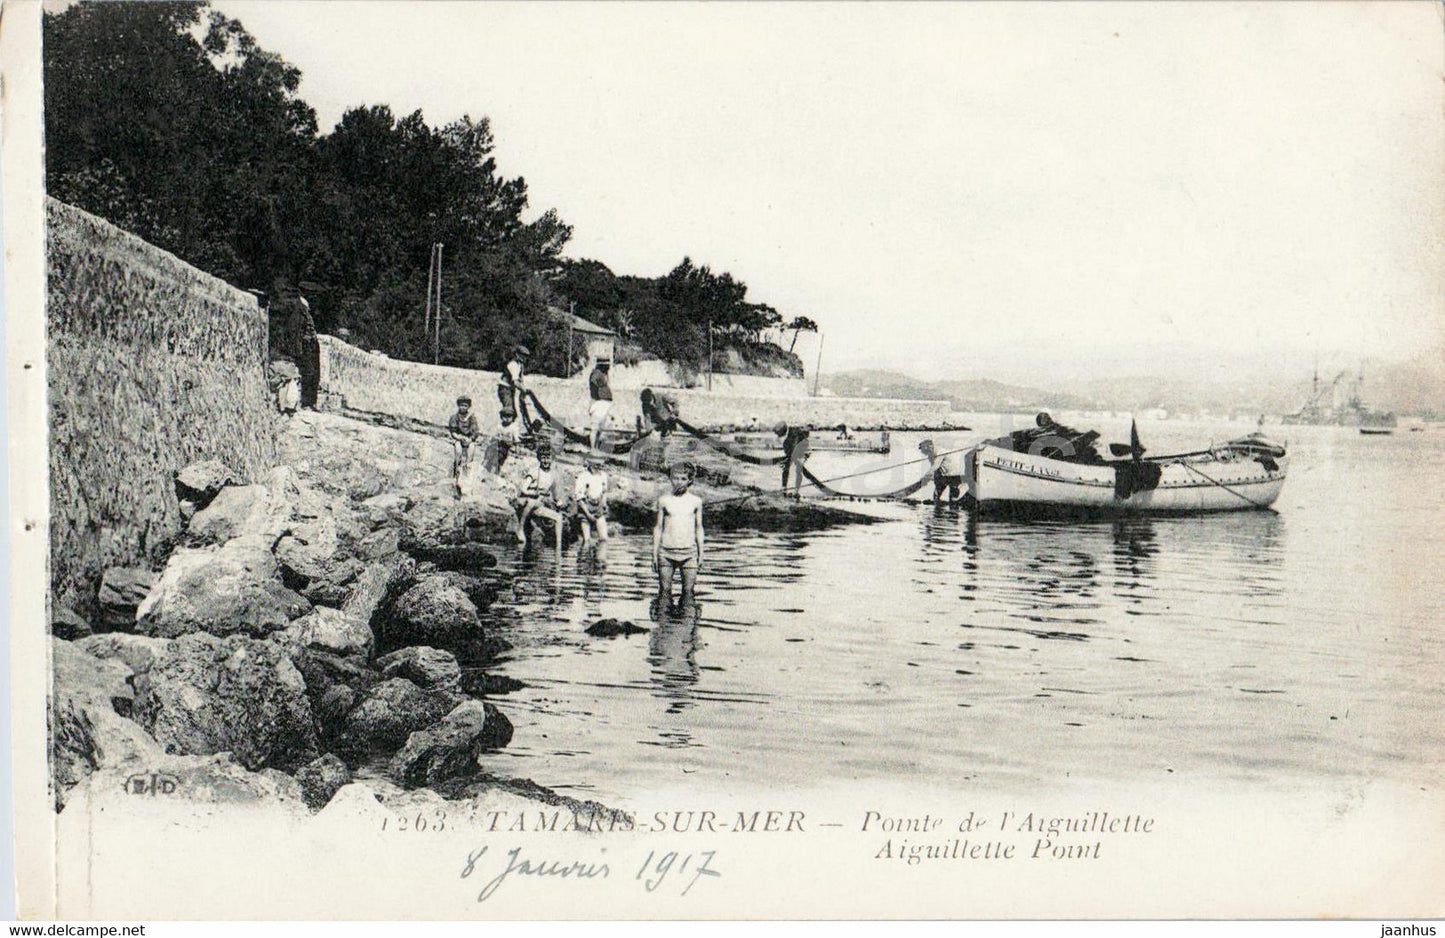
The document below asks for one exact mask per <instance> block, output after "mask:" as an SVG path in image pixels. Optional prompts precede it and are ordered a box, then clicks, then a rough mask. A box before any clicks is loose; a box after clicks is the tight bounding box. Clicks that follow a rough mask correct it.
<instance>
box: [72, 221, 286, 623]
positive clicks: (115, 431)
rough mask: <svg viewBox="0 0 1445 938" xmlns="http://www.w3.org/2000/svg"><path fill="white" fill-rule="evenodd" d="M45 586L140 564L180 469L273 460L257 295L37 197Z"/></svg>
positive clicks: (166, 534) (152, 553)
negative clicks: (43, 225) (44, 407)
mask: <svg viewBox="0 0 1445 938" xmlns="http://www.w3.org/2000/svg"><path fill="white" fill-rule="evenodd" d="M46 210H47V237H46V249H47V251H46V253H47V291H48V293H47V302H46V326H47V333H46V343H47V349H46V362H47V368H48V389H49V398H50V400H49V405H50V503H51V505H50V571H51V589H52V595H53V596H54V597H56V598H58V599H63V600H65V601H66V602H68V603H70V604H72V605H74V606H76V607H78V608H79V607H85V606H87V605H88V603H89V602H90V601H91V600H93V598H94V595H95V588H96V585H97V583H98V581H99V578H100V574H101V572H102V571H103V570H104V569H105V567H107V566H112V565H147V564H150V563H152V562H154V561H156V560H158V559H160V558H161V557H163V556H164V555H165V554H166V553H167V552H168V550H169V547H170V544H171V542H172V540H173V538H174V537H175V536H176V535H177V534H178V533H179V532H180V530H181V516H180V509H179V505H178V502H177V500H176V495H175V489H174V484H173V480H174V477H175V473H176V471H177V470H179V469H181V468H182V467H184V466H185V465H186V464H187V463H190V462H193V461H196V460H202V459H212V458H214V459H220V460H222V461H223V462H225V463H226V464H227V465H228V466H230V467H231V469H232V470H234V471H237V472H239V473H241V474H243V475H244V476H246V477H247V478H256V477H258V476H259V475H260V474H261V473H262V472H263V471H264V470H265V469H267V468H268V467H270V466H271V464H272V463H273V462H274V459H275V452H276V439H275V420H276V414H275V408H274V407H273V406H272V403H271V397H270V394H269V392H268V388H267V383H266V372H265V355H266V328H267V327H266V319H265V316H264V315H263V314H262V312H261V310H260V309H259V307H258V306H257V303H256V299H255V297H253V296H251V295H250V294H248V293H245V292H243V291H241V290H238V289H236V288H235V287H232V286H231V285H230V284H227V283H225V282H224V281H221V280H218V279H216V278H215V277H212V276H210V275H209V274H206V273H203V272H201V271H199V270H197V269H195V268H194V267H191V266H189V265H188V264H185V263H184V262H182V261H181V260H180V259H178V258H176V257H175V256H174V255H171V254H168V253H166V252H165V251H162V250H160V249H159V248H157V247H154V246H153V245H150V244H148V243H146V242H145V241H142V240H141V239H140V238H137V237H136V236H134V235H132V234H129V233H127V232H125V231H122V230H121V229H119V228H117V227H115V226H114V225H111V224H109V223H107V222H105V221H102V220H101V219H99V218H96V217H95V216H93V215H90V214H88V213H86V212H83V211H81V210H79V209H77V208H73V207H71V206H69V205H65V204H64V203H61V202H57V201H55V200H53V199H49V200H47V203H46Z"/></svg>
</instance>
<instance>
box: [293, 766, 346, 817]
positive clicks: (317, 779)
mask: <svg viewBox="0 0 1445 938" xmlns="http://www.w3.org/2000/svg"><path fill="white" fill-rule="evenodd" d="M296 781H297V782H299V783H300V784H301V794H302V796H303V797H304V798H305V799H306V805H307V807H309V808H311V809H312V810H313V811H319V810H320V809H322V808H324V807H326V802H328V801H330V800H331V796H332V795H334V794H336V793H337V792H338V791H340V790H341V789H342V787H344V786H346V785H349V784H351V770H350V769H348V768H347V767H346V763H345V762H342V761H341V760H340V759H338V758H337V757H336V756H334V755H332V754H331V753H329V752H328V753H327V754H326V755H324V756H322V757H321V758H319V759H317V760H315V761H313V762H308V763H306V764H305V765H303V766H302V767H301V768H299V769H297V770H296Z"/></svg>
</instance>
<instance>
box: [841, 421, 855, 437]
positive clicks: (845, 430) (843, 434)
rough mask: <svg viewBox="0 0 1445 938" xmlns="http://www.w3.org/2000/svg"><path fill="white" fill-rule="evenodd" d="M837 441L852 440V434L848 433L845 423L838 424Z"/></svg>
mask: <svg viewBox="0 0 1445 938" xmlns="http://www.w3.org/2000/svg"><path fill="white" fill-rule="evenodd" d="M838 439H840V440H851V439H853V434H852V433H850V432H849V431H848V425H847V424H846V423H840V424H838Z"/></svg>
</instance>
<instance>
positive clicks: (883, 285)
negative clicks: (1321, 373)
mask: <svg viewBox="0 0 1445 938" xmlns="http://www.w3.org/2000/svg"><path fill="white" fill-rule="evenodd" d="M216 6H217V7H218V8H220V9H221V10H223V11H225V12H226V13H228V14H229V15H231V16H234V17H236V18H238V19H240V20H241V22H242V23H243V24H244V25H245V26H246V27H247V29H249V30H250V31H251V33H252V34H253V35H255V36H256V37H257V39H258V40H259V41H260V42H261V44H262V46H263V47H265V48H268V49H271V50H273V51H276V52H278V53H280V54H281V55H282V56H283V57H284V58H286V59H287V60H288V61H290V62H292V63H293V64H295V65H297V66H299V67H300V68H301V69H302V71H303V76H304V77H303V79H302V84H301V95H302V97H303V98H305V99H306V100H307V101H308V102H309V103H310V104H311V105H312V106H313V107H315V108H316V109H317V112H318V118H319V120H320V122H321V126H322V128H323V129H330V127H331V126H333V125H334V124H335V122H336V120H337V119H338V118H339V116H340V115H341V113H342V112H343V111H344V110H345V109H346V108H348V107H352V106H356V105H361V104H381V103H385V104H389V105H391V107H392V108H393V110H394V111H395V112H397V113H398V114H404V113H408V112H410V111H412V110H415V109H421V110H422V111H423V113H424V114H425V116H426V118H427V119H428V120H429V121H430V122H432V123H445V122H447V121H449V120H452V119H454V118H456V117H459V116H461V115H462V114H470V115H472V116H473V117H479V116H483V115H485V116H487V117H489V118H490V119H491V121H492V126H493V130H494V132H495V134H496V138H497V150H496V156H497V159H498V164H499V167H500V169H501V171H502V172H503V173H505V174H507V175H521V176H523V177H525V178H526V180H527V184H528V189H529V193H530V197H531V211H532V212H533V213H540V212H541V211H543V210H545V209H547V208H556V209H557V210H558V211H559V213H560V214H561V216H562V218H563V219H564V220H565V221H567V222H568V223H570V224H571V225H573V226H574V235H573V239H572V241H571V244H570V245H569V248H568V251H567V253H568V254H569V255H571V256H574V257H590V258H595V259H597V260H600V261H602V262H603V263H605V264H607V265H608V266H609V267H611V268H612V269H613V270H614V271H616V272H618V273H628V274H639V275H648V276H655V275H659V274H662V273H665V272H666V271H667V270H669V269H670V268H672V267H673V266H674V265H675V264H677V262H678V261H680V260H681V259H682V257H683V256H684V255H688V256H691V257H692V258H693V260H694V261H696V262H698V263H706V264H709V265H711V266H712V268H713V269H714V270H727V271H730V272H732V273H733V275H734V276H736V277H738V278H739V279H741V280H743V281H745V282H746V283H747V284H748V286H749V298H750V299H751V300H753V301H755V302H766V303H769V304H771V305H773V306H774V307H776V308H777V309H779V310H781V311H782V312H783V313H784V314H785V315H788V316H793V315H800V314H801V315H806V316H809V317H811V318H813V319H815V320H817V321H818V322H819V323H820V324H821V325H822V330H823V333H824V343H825V344H824V350H823V354H824V365H823V367H824V370H840V369H845V368H858V367H880V368H891V369H896V370H901V371H905V372H908V373H910V374H913V375H915V376H917V377H922V378H930V379H936V378H975V377H994V378H999V379H1002V380H1025V379H1028V378H1031V377H1033V378H1036V377H1037V376H1038V375H1039V374H1042V373H1047V374H1048V375H1050V376H1051V377H1052V378H1053V379H1055V380H1053V381H1051V382H1050V383H1051V384H1057V383H1058V382H1059V381H1061V380H1063V381H1066V380H1068V379H1070V378H1075V379H1077V378H1083V377H1097V376H1098V375H1100V374H1107V373H1111V372H1117V373H1120V374H1126V373H1127V374H1149V373H1155V372H1160V371H1164V370H1168V371H1176V372H1178V371H1189V372H1191V373H1198V374H1200V375H1201V376H1203V375H1208V376H1211V377H1216V378H1221V379H1225V380H1227V379H1230V378H1235V379H1239V378H1244V377H1247V376H1248V375H1249V374H1250V373H1251V372H1252V371H1255V370H1257V369H1260V368H1269V367H1286V368H1291V369H1298V370H1300V371H1301V372H1302V373H1303V372H1306V371H1307V370H1308V369H1309V368H1310V366H1311V363H1312V361H1313V359H1314V357H1315V356H1316V355H1318V356H1320V357H1321V359H1322V361H1323V362H1324V363H1325V365H1326V366H1329V365H1333V364H1343V365H1348V364H1352V363H1353V362H1354V361H1355V360H1356V359H1359V358H1365V357H1369V358H1374V359H1380V360H1398V359H1403V358H1407V357H1411V356H1412V355H1418V354H1419V352H1420V351H1421V350H1422V349H1427V348H1435V347H1440V346H1441V344H1442V333H1445V329H1442V327H1445V237H1442V233H1445V107H1442V104H1445V52H1442V49H1445V25H1442V12H1441V11H1442V7H1441V5H1440V4H1438V3H1429V2H1420V3H1393V4H1362V3H1361V4H1356V3H1332V4H1313V3H1301V4H1239V5H1235V4H1223V3H1213V4H1172V5H1165V4H1158V5H1156V4H1068V5H1058V6H1054V5H1049V6H1043V5H1032V4H1005V3H989V4H970V5H963V4H918V5H914V4H894V3H890V4H881V3H847V4H836V5H835V4H830V3H799V4H762V3H748V4H742V3H716V4H621V3H617V4H613V3H606V4H600V3H599V4H592V3H589V4H581V3H564V4H556V5H552V4H541V3H526V4H500V3H466V2H462V3H448V2H428V3H418V4H400V3H393V2H376V0H373V2H363V3H347V2H327V3H319V2H310V3H307V2H297V0H284V2H277V0H262V2H244V0H218V2H217V3H216ZM815 352H816V347H815V346H814V345H809V346H808V354H809V356H810V357H811V356H812V355H813V354H815ZM810 365H811V362H810Z"/></svg>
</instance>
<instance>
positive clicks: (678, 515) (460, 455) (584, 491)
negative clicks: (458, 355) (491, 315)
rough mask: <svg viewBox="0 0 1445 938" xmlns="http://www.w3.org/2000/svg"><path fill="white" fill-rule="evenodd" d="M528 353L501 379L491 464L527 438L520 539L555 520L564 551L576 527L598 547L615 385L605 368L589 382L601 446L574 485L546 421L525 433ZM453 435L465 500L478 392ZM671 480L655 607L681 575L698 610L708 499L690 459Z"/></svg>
mask: <svg viewBox="0 0 1445 938" xmlns="http://www.w3.org/2000/svg"><path fill="white" fill-rule="evenodd" d="M526 357H527V349H526V348H525V347H524V346H519V347H518V348H517V349H516V350H514V352H513V354H512V356H511V358H510V360H509V361H508V362H507V366H506V368H505V369H504V370H503V372H502V377H501V380H500V381H499V382H498V386H497V397H498V402H499V404H500V407H499V411H498V420H499V422H500V424H501V430H500V432H499V433H498V434H496V435H495V436H494V437H493V439H492V440H491V441H490V443H489V445H488V450H487V454H486V458H485V463H484V467H485V468H486V470H487V471H488V472H490V473H493V474H498V473H500V472H501V470H502V467H503V465H504V464H505V463H506V462H507V458H508V456H509V455H510V454H511V452H512V451H513V450H514V449H516V448H517V447H519V446H521V445H524V444H525V443H527V442H530V443H531V444H532V445H533V446H534V447H535V451H536V455H537V459H536V462H535V463H531V462H530V461H529V462H528V463H527V464H526V465H525V467H524V468H523V469H522V471H521V474H520V477H519V478H517V480H516V486H517V495H516V497H515V498H514V499H513V506H514V508H515V510H516V513H517V526H516V537H517V540H518V542H519V543H523V544H525V543H526V542H527V540H528V538H529V535H530V532H531V528H532V525H533V524H534V523H535V522H544V523H546V524H550V526H551V527H552V533H553V541H554V544H555V547H556V550H557V552H558V554H559V555H560V553H561V551H562V541H563V536H564V534H565V532H566V530H567V528H568V527H569V526H576V527H577V528H578V529H579V531H580V533H581V537H582V542H583V546H584V547H586V546H589V545H591V544H592V543H593V541H594V539H595V540H596V541H598V542H601V541H605V540H607V538H608V534H609V531H608V507H607V497H608V489H609V487H610V484H611V480H610V478H609V477H608V474H607V472H606V470H605V469H604V468H603V466H604V461H603V457H602V456H601V455H600V453H599V452H598V450H597V448H596V440H597V427H598V425H599V424H600V422H601V421H600V420H597V419H596V417H597V414H596V411H597V410H599V409H601V408H599V407H598V406H597V404H598V402H605V403H606V404H610V403H611V400H610V398H611V394H610V388H608V387H607V386H606V376H605V373H604V374H603V377H602V380H601V381H600V382H599V381H598V380H596V379H595V376H594V379H593V380H591V381H589V384H590V386H591V388H590V389H591V391H592V398H593V404H594V406H593V408H592V411H593V413H591V414H589V416H592V417H593V418H594V420H593V433H592V441H593V447H592V449H590V450H589V451H588V453H587V455H586V456H585V457H584V459H583V468H582V470H581V471H579V472H578V473H577V474H576V475H575V476H574V477H573V478H572V480H571V484H570V486H569V485H568V484H567V482H566V480H565V479H564V477H563V475H562V473H561V472H560V471H559V470H558V469H557V467H556V464H555V461H554V459H553V454H552V442H551V440H550V439H549V438H548V437H547V436H546V435H545V434H544V433H543V432H542V431H543V430H544V429H545V427H544V426H542V425H541V422H540V421H535V422H534V425H533V426H531V427H528V428H527V433H525V434H524V433H523V431H522V427H521V422H520V420H519V418H518V413H519V411H520V404H521V395H522V393H523V390H522V380H523V379H522V375H523V371H524V367H525V362H526ZM599 391H600V392H601V393H599ZM603 394H605V395H606V396H605V397H604V396H603ZM447 432H448V435H449V436H450V438H451V440H452V444H453V460H452V480H453V484H454V485H455V486H456V495H457V497H458V498H460V497H461V480H462V475H463V473H464V472H465V470H466V469H467V467H468V466H469V465H470V463H471V461H472V459H473V458H474V454H475V452H476V450H477V448H478V446H479V445H480V443H481V437H482V433H481V425H480V423H479V421H478V420H477V416H476V414H475V413H474V412H473V411H472V400H471V398H470V397H468V396H466V395H462V396H461V397H458V398H457V409H456V412H455V413H454V414H453V415H452V416H451V418H450V419H449V420H448V421H447ZM668 477H669V483H670V491H669V492H667V493H665V494H663V495H662V496H661V497H660V498H659V499H658V502H657V520H656V523H655V524H654V526H653V533H652V564H653V568H654V570H655V571H656V573H657V579H658V599H657V603H656V605H655V606H654V610H655V611H658V610H665V609H667V608H668V607H669V605H670V603H671V594H672V580H673V579H674V577H676V578H678V579H679V580H680V581H681V586H682V598H681V604H682V608H683V609H692V608H695V606H696V600H695V598H694V597H695V587H696V583H697V573H698V569H699V567H700V566H701V565H702V552H703V544H704V535H703V523H702V500H701V499H700V498H698V497H697V495H696V494H694V493H692V492H691V491H690V488H691V486H692V483H693V478H694V470H693V468H692V466H691V465H689V464H685V463H683V464H677V465H674V466H673V467H672V468H671V469H670V470H669V473H668Z"/></svg>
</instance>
